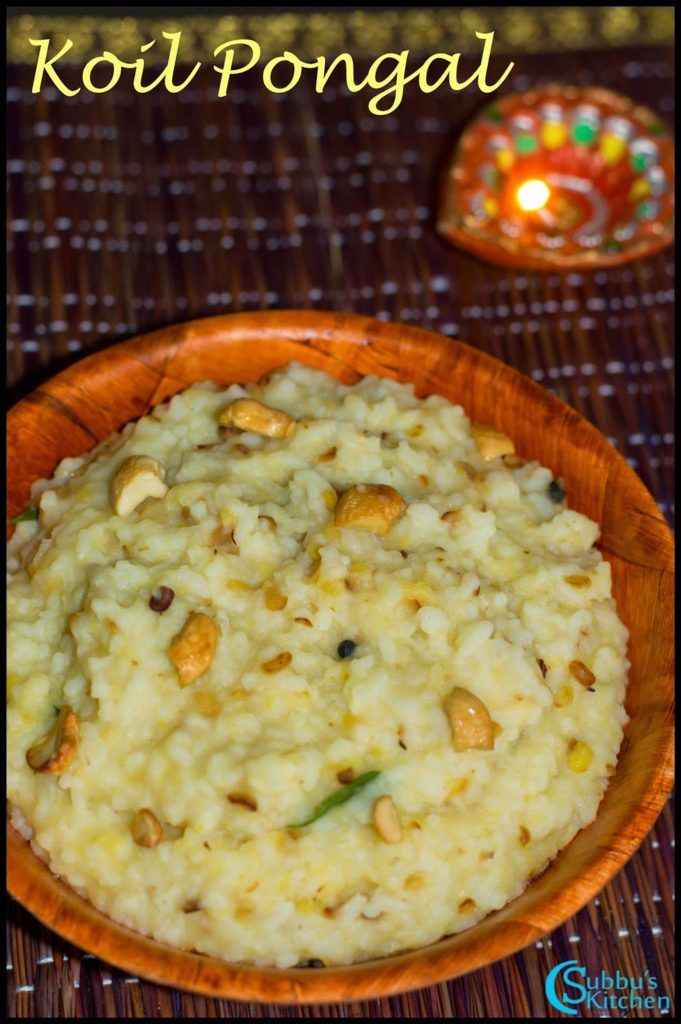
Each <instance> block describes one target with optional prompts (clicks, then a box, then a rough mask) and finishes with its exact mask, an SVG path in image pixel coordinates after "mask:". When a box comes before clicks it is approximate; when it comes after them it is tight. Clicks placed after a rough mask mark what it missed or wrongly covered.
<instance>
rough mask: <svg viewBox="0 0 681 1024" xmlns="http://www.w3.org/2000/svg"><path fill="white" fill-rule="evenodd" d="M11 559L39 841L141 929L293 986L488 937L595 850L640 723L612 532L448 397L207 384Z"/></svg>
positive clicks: (58, 866)
mask: <svg viewBox="0 0 681 1024" xmlns="http://www.w3.org/2000/svg"><path fill="white" fill-rule="evenodd" d="M33 505H34V506H35V507H36V508H37V509H38V510H39V511H38V512H37V513H36V518H34V521H31V520H30V519H29V520H28V521H22V522H19V523H18V524H17V526H16V529H15V532H14V535H13V537H12V539H11V541H10V544H9V570H10V572H9V592H8V639H9V678H8V691H9V696H8V757H9V776H8V779H9V783H8V785H9V799H10V803H11V806H12V810H13V820H14V822H15V824H16V826H17V827H18V828H19V829H20V831H21V832H22V833H23V834H24V835H25V836H26V837H27V838H30V839H31V841H32V843H33V846H34V849H36V851H37V852H39V854H40V855H41V856H43V857H45V858H46V859H47V860H48V862H49V865H50V867H51V869H52V870H53V871H54V872H55V873H57V874H58V875H60V876H62V877H63V878H65V879H66V880H67V881H68V882H69V883H70V884H71V885H72V886H73V887H74V888H75V889H76V890H77V891H78V892H80V893H82V894H83V895H84V896H86V897H87V898H88V899H89V900H90V901H91V902H92V903H93V904H95V905H96V906H97V907H99V908H100V909H101V910H102V911H104V912H105V913H107V914H108V915H110V916H111V917H112V918H114V919H116V920H117V921H120V922H122V923H124V924H126V925H128V926H130V927H131V928H134V929H137V930H138V931H141V932H144V933H148V934H151V935H153V936H155V937H156V938H158V939H160V940H162V941H165V942H168V943H171V944H173V945H176V946H179V947H182V948H187V949H195V950H198V951H200V952H202V953H207V954H212V955H214V956H217V957H220V958H223V959H226V960H237V961H246V962H251V963H255V964H261V965H276V966H280V967H289V966H293V965H296V964H299V963H304V964H311V965H319V964H320V962H321V963H324V964H329V965H330V964H341V963H350V962H353V961H357V960H363V959H367V958H371V957H377V956H383V955H387V954H391V953H395V952H397V951H400V950H404V949H407V948H414V947H417V946H422V945H425V944H427V943H430V942H433V941H436V940H437V939H439V938H441V937H442V936H443V935H446V934H451V933H454V932H458V931H461V930H462V929H465V928H469V927H470V926H471V925H473V924H475V923H476V922H477V921H479V920H480V919H481V918H483V917H484V916H485V915H486V914H488V913H490V912H491V911H492V910H494V909H496V908H499V907H502V906H503V905H504V904H505V903H507V902H508V901H509V900H510V899H513V898H514V897H515V896H517V895H518V894H519V893H520V892H521V891H522V890H523V888H524V887H525V885H526V884H527V882H528V880H530V879H531V878H532V877H534V876H535V875H536V874H538V873H539V872H541V871H542V870H543V868H544V867H545V866H546V865H547V863H548V862H549V861H550V860H551V859H552V858H553V857H555V855H556V853H557V852H558V851H559V850H560V849H561V848H562V847H563V846H565V845H566V844H567V843H568V842H569V840H570V839H571V838H572V837H573V836H574V835H575V833H576V832H577V831H578V830H579V829H581V828H582V827H583V826H585V825H586V824H588V823H589V822H591V821H592V820H593V819H594V817H595V815H596V810H597V807H598V804H599V802H600V800H601V797H602V796H603V792H604V790H605V788H606V786H607V784H608V777H609V776H610V775H611V774H612V772H613V771H614V766H615V764H616V760H617V754H618V750H619V746H620V742H621V738H622V728H623V725H624V723H625V721H626V714H625V711H624V708H623V701H624V693H625V686H626V673H627V667H628V666H627V660H626V640H627V632H626V629H625V627H624V626H623V625H622V623H621V622H620V620H619V618H618V616H617V612H616V608H615V604H614V601H613V599H612V596H611V581H610V568H609V565H608V563H607V562H605V561H604V560H603V559H602V557H601V555H600V553H599V551H598V550H597V548H596V547H595V546H594V545H595V544H596V541H597V539H598V527H597V525H596V524H595V523H593V522H591V521H590V520H589V519H587V518H586V517H585V516H583V515H581V514H579V513H578V512H575V511H573V510H570V509H569V508H568V507H567V504H566V501H565V494H564V489H563V487H562V484H561V482H560V481H558V480H555V479H554V478H553V476H552V474H551V472H550V471H549V470H548V469H546V468H543V467H542V466H540V465H539V464H538V463H537V462H527V461H524V460H523V459H521V458H519V457H518V456H517V455H516V454H515V452H514V447H513V443H512V442H511V441H510V439H509V438H507V437H505V436H504V435H503V434H500V433H498V432H497V431H495V430H492V429H491V428H488V427H484V426H480V425H477V424H471V423H470V422H469V420H468V419H467V417H466V415H465V413H464V411H463V409H461V408H460V407H457V406H454V405H452V404H450V403H449V402H447V401H446V400H445V399H443V398H441V397H438V396H431V397H429V398H427V399H425V400H420V399H417V398H416V397H415V396H414V393H413V390H412V388H411V387H410V386H406V385H402V384H398V383H395V382H394V381H391V380H386V379H381V378H376V377H365V378H364V379H362V380H360V381H359V382H358V383H357V384H355V385H353V386H343V385H340V384H338V383H337V382H336V381H335V380H333V379H332V378H331V377H329V376H327V375H326V374H323V373H321V372H320V371H316V370H312V369H310V368H307V367H303V366H301V365H298V364H291V365H289V366H287V367H284V368H282V369H280V370H278V371H276V372H274V373H273V374H271V375H269V377H268V378H266V379H264V380H263V381H261V382H260V383H259V384H257V385H249V386H247V387H241V386H239V385H233V386H231V387H229V388H227V389H221V388H219V387H217V386H216V385H214V384H210V383H204V384H198V385H196V386H192V387H190V388H188V389H187V390H186V391H184V392H183V393H181V394H178V395H177V396H175V397H174V398H173V399H172V400H171V401H170V402H168V403H166V404H164V405H162V406H159V407H158V408H156V409H154V410H153V411H152V412H151V413H150V414H149V415H147V416H145V417H144V418H143V419H141V420H139V421H138V422H136V423H134V424H130V425H128V426H127V427H126V428H125V429H124V430H123V431H122V433H120V434H117V435H115V436H113V437H111V438H109V439H108V440H107V441H105V442H103V443H102V444H101V445H99V446H98V448H96V449H95V450H94V451H93V452H91V453H89V454H87V455H85V456H83V457H82V458H69V459H65V460H64V461H62V462H61V464H60V465H59V467H58V468H57V470H56V473H55V476H54V478H53V479H52V480H50V481H39V482H38V483H36V485H35V486H34V489H33Z"/></svg>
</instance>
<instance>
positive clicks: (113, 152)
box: [7, 47, 674, 1019]
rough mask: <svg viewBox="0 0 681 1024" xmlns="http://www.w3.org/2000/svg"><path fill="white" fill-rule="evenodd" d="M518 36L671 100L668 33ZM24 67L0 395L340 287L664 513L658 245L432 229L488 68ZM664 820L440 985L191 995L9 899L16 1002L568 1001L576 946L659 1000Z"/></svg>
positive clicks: (276, 1009)
mask: <svg viewBox="0 0 681 1024" xmlns="http://www.w3.org/2000/svg"><path fill="white" fill-rule="evenodd" d="M387 48H388V47H386V49H387ZM381 52H382V51H381ZM431 52H432V51H431ZM514 57H515V59H516V69H515V70H514V72H513V73H512V75H511V78H510V80H509V83H508V87H510V88H516V89H524V88H528V87H529V86H532V85H537V84H542V83H544V82H546V81H548V80H550V79H558V80H563V81H568V82H571V83H577V84H583V85H592V84H601V85H606V86H608V87H611V88H615V89H620V90H621V91H623V92H625V93H627V94H629V95H630V96H632V97H633V98H635V99H637V100H640V101H643V102H645V103H646V104H648V105H649V106H651V107H652V108H653V109H655V110H656V111H657V112H658V113H659V114H660V115H661V116H662V118H663V119H664V120H666V121H667V122H668V123H669V122H670V121H671V117H672V110H673V81H672V57H673V55H672V52H671V50H670V48H668V47H647V48H643V49H641V48H639V47H635V48H631V49H623V48H618V49H603V50H602V51H601V52H590V53H583V52H579V51H577V52H572V53H568V54H563V55H550V56H547V55H546V54H543V55H541V56H528V55H524V56H521V57H517V56H515V55H514ZM500 64H501V66H502V67H503V66H505V63H504V61H503V59H502V60H500ZM31 79H32V71H31V69H29V68H27V67H19V66H15V67H12V68H10V74H9V97H8V99H9V106H8V112H9V126H8V139H9V186H10V190H9V211H8V227H9V241H8V246H9V278H8V294H9V326H8V345H7V358H8V376H9V386H10V396H11V399H12V400H15V399H17V398H19V397H21V396H22V395H24V394H26V393H27V392H28V390H29V389H30V388H31V387H33V386H35V384H36V383H38V382H39V381H40V380H42V379H44V378H45V377H47V376H50V375H51V374H52V373H54V372H55V371H56V370H57V369H59V368H61V367H63V366H66V365H67V364H69V363H71V362H73V361H74V360H75V359H78V358H80V357H81V356H82V355H84V354H86V353H88V352H91V351H94V350H96V349H99V348H101V347H103V346H106V345H109V344H112V343H113V342H114V341H117V340H120V339H122V338H126V337H130V336H131V335H133V334H136V333H138V332H141V331H145V330H148V329H150V328H152V327H155V326H158V325H161V324H167V323H171V322H175V321H179V320H185V319H190V318H193V317H198V316H202V315H206V314H215V313H220V312H231V311H236V310H247V309H275V308H290V307H305V308H316V309H343V310H351V311H354V312H358V313H364V314H368V315H373V316H379V317H381V318H386V319H391V320H396V321H402V322H407V323H414V324H418V325H420V326H424V327H429V328H432V329H434V330H438V331H441V332H443V333H445V334H446V335H449V336H452V337H455V336H456V337H461V338H462V339H463V340H465V341H467V342H469V343H470V344H472V345H476V346H479V347H480V348H483V349H485V350H486V351H488V352H491V353H492V354H493V355H495V356H497V357H499V358H501V359H503V360H504V361H505V362H507V363H509V364H511V365H513V366H515V367H517V368H518V369H519V370H521V371H522V372H523V373H526V374H527V375H529V376H531V377H533V378H534V379H535V380H537V381H539V382H540V383H542V384H543V385H544V386H546V387H547V388H549V389H550V390H551V391H553V392H555V393H556V394H558V395H559V396H560V397H561V398H563V399H565V400H566V401H568V402H569V403H570V404H572V405H573V406H574V407H575V408H576V409H578V410H579V411H580V412H581V413H582V414H583V415H584V416H586V417H587V418H588V419H589V420H591V421H592V422H593V423H595V424H596V426H597V427H598V428H599V429H600V430H601V431H603V433H604V434H605V435H606V436H607V437H608V438H610V439H611V441H612V443H613V444H616V445H617V447H618V448H619V449H620V450H621V451H622V452H623V454H624V455H625V456H626V457H627V458H628V460H629V461H630V463H631V464H632V465H633V466H634V468H635V469H636V471H637V472H638V473H639V474H640V475H641V477H642V478H643V480H644V482H645V483H646V485H647V486H648V487H649V488H650V490H651V491H652V493H653V494H654V496H655V498H656V499H657V501H658V502H659V504H660V507H661V509H662V510H663V511H664V512H665V514H666V515H667V516H668V517H669V518H670V519H671V518H672V516H673V505H672V501H673V464H672V456H673V440H674V439H673V434H672V431H673V408H672V401H673V399H672V384H673V365H674V349H673V300H674V263H673V259H672V252H671V250H666V251H664V252H662V253H659V254H657V255H655V256H653V257H650V258H649V259H646V260H643V261H641V262H638V263H635V264H632V265H630V266H626V267H622V268H619V269H613V270H609V271H596V272H588V273H581V272H580V273H571V274H569V275H566V276H559V275H553V274H537V273H533V272H514V271H507V270H501V269H496V268H492V267H489V266H485V265H483V264H481V263H479V262H477V261H476V260H474V259H472V258H469V257H467V256H465V255H463V254H461V253H458V252H457V251H456V250H454V249H451V248H449V247H448V246H447V245H446V244H445V243H444V242H443V241H441V240H440V239H439V238H438V237H437V235H436V234H435V231H434V228H433V199H434V191H435V184H436V180H437V174H438V171H439V169H440V168H441V165H442V161H443V159H444V158H445V156H446V154H447V152H448V149H449V148H450V146H451V143H452V141H453V139H454V138H455V137H456V134H457V131H458V130H460V129H461V127H462V126H463V124H464V123H465V121H466V120H467V118H468V117H469V116H470V115H471V114H472V113H473V112H474V111H475V110H476V109H477V108H479V107H480V105H481V97H480V94H479V93H478V92H477V91H472V90H469V91H466V92H462V93H457V94H455V95H452V94H447V93H445V92H444V91H438V92H436V93H434V94H432V95H430V96H426V95H423V94H421V93H418V94H417V93H412V92H409V93H408V95H407V98H406V99H405V101H404V102H403V104H402V106H401V107H400V108H399V110H398V111H397V112H396V113H395V114H392V115H388V116H386V117H379V118H377V117H372V116H370V115H369V114H368V113H367V110H366V103H367V99H368V97H367V95H366V94H364V93H359V94H356V95H354V96H352V95H348V94H347V93H345V92H344V91H342V90H339V89H337V88H330V87H329V88H327V89H326V90H325V92H324V93H323V94H322V95H321V96H319V95H316V94H315V93H314V92H313V91H312V89H311V88H310V87H309V85H307V84H305V82H301V84H300V86H298V87H297V88H296V90H295V91H294V92H292V93H289V94H285V95H283V96H280V97H277V96H274V95H272V94H270V93H267V92H266V91H265V90H264V89H263V88H262V86H261V84H260V81H259V79H258V78H257V77H256V78H253V79H250V80H249V81H248V83H246V76H244V86H243V87H242V88H238V89H233V91H231V94H230V96H229V98H228V99H223V100H218V99H217V98H216V95H215V93H216V89H215V82H214V80H213V76H212V75H210V76H207V77H205V78H201V79H200V80H199V81H198V82H197V84H196V86H194V85H192V86H191V87H190V88H188V89H187V90H186V91H185V92H183V93H180V94H179V95H177V96H170V95H168V94H167V93H160V92H154V93H151V94H148V95H147V96H145V97H144V101H143V102H140V97H139V96H137V95H136V94H134V93H132V92H130V91H129V90H128V89H127V88H125V87H124V86H122V85H121V86H120V87H117V88H116V89H115V90H114V91H112V92H110V93H107V94H103V95H101V96H94V95H92V94H90V93H85V92H82V93H81V94H80V95H79V96H77V97H75V98H73V99H66V98H64V97H63V96H61V95H60V94H59V93H58V92H57V91H56V90H55V89H50V88H47V89H44V90H43V91H42V92H41V94H40V95H39V96H37V97H36V96H34V95H32V94H31V92H30V83H31ZM672 835H673V833H672V818H671V811H670V808H669V807H667V808H666V810H665V812H664V813H663V815H662V816H661V818H660V819H659V821H658V823H657V824H656V826H655V828H654V829H653V831H652V832H651V834H650V836H649V837H648V839H647V840H646V841H645V842H644V844H643V846H642V848H641V850H640V851H639V852H638V853H637V854H636V855H635V856H634V858H633V859H632V860H631V862H630V863H629V864H628V865H627V867H626V868H625V869H624V871H622V872H621V874H620V875H619V876H618V877H617V878H616V879H615V880H614V882H613V883H611V884H610V885H609V886H608V887H607V888H606V889H605V890H604V891H603V892H602V893H601V895H600V897H599V898H598V899H596V900H594V901H593V902H592V903H590V904H589V905H588V906H587V907H585V908H584V910H582V911H581V912H580V913H579V914H578V915H576V917H574V918H573V919H570V920H568V921H567V922H566V923H565V924H564V925H563V926H562V927H561V928H559V929H557V930H556V931H555V932H554V933H553V934H552V935H551V936H549V937H547V938H546V939H545V940H544V941H543V942H540V943H537V944H536V946H532V947H529V948H527V949H525V950H524V951H522V952H521V953H518V954H517V955H515V956H513V957H509V958H507V959H505V960H503V961H501V962H499V963H496V964H494V965H492V966H490V967H487V968H485V969H484V970H481V971H478V972H476V973H474V974H471V975H468V976H467V977H464V978H460V979H458V980H455V981H453V982H450V983H449V984H446V985H440V986H436V987H433V988H430V989H427V990H423V991H421V992H417V993H413V994H410V995H405V996H402V997H396V998H393V999H388V1000H373V1001H371V1002H368V1003H365V1004H353V1005H350V1004H346V1005H340V1006H336V1007H328V1006H325V1007H309V1008H302V1009H295V1008H286V1007H282V1006H276V1005H268V1006H262V1007H261V1006H256V1005H254V1004H253V1005H250V1004H238V1003H233V1002H229V1001H227V1000H206V999H203V998H201V997H197V996H191V995H188V994H186V993H182V992H177V991H172V990H169V989H164V988H161V987H159V986H157V985H153V984H150V983H147V982H144V981H142V980H140V979H136V978H128V977H125V975H124V974H122V973H121V972H119V971H116V970H114V969H111V968H109V967H107V966H106V965H105V964H103V963H101V962H99V961H98V960H96V959H95V958H93V957H90V956H88V955H87V954H83V953H81V952H79V951H78V950H77V949H75V948H74V947H72V946H70V945H69V944H68V943H66V942H63V941H61V940H60V939H58V938H57V937H56V936H55V935H53V934H52V933H50V932H48V931H47V930H46V929H44V928H42V926H40V925H39V924H38V923H37V922H36V921H35V920H34V919H33V918H31V917H30V916H29V915H28V914H26V913H25V912H24V911H23V910H22V909H21V908H20V907H19V906H18V905H16V904H15V903H13V902H11V903H10V908H9V921H8V945H7V950H8V962H7V980H8V997H9V1003H8V1012H9V1014H10V1016H12V1017H58V1016H61V1017H88V1016H95V1017H177V1018H180V1017H194V1016H199V1017H200V1016H215V1017H227V1018H229V1017H233V1018H236V1017H242V1018H245V1017H308V1016H321V1017H324V1016H330V1017H363V1016H373V1017H383V1018H397V1019H404V1018H409V1017H422V1016H423V1017H425V1016H434V1017H452V1016H461V1017H492V1018H497V1017H498V1018H503V1017H511V1018H513V1017H532V1016H538V1017H542V1016H546V1015H548V1016H551V1015H554V1016H557V1014H555V1013H554V1011H552V1010H550V1008H549V1007H547V1004H546V1001H545V997H544V993H543V982H544V978H545V976H546V973H547V972H548V970H550V968H551V967H552V966H554V965H555V964H556V963H558V962H560V961H561V960H565V959H572V958H575V959H578V960H579V961H580V963H583V964H584V965H585V966H586V967H587V968H588V971H589V974H594V975H595V974H598V973H599V972H600V971H601V970H602V969H605V970H606V971H609V972H610V973H611V974H613V973H614V972H615V970H616V969H619V971H620V972H621V973H624V974H627V975H634V976H636V977H638V976H639V975H642V974H643V973H644V971H646V970H648V971H649V972H650V974H652V975H654V976H655V977H657V979H658V983H659V989H658V991H659V992H660V993H663V994H666V995H668V996H669V997H670V998H673V993H674V986H673V934H672V919H673V911H674V906H673V838H672ZM581 1015H582V1016H584V1017H590V1016H595V1017H598V1016H608V1015H610V1016H618V1015H619V1011H617V1010H612V1011H608V1012H607V1013H604V1011H602V1010H600V1011H598V1010H589V1009H582V1012H581ZM631 1015H632V1016H637V1015H640V1016H650V1015H651V1014H650V1013H649V1011H644V1010H641V1011H633V1012H632V1013H631Z"/></svg>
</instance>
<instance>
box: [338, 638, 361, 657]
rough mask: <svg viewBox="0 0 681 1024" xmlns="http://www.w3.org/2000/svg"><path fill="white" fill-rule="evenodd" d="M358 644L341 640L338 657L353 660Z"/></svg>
mask: <svg viewBox="0 0 681 1024" xmlns="http://www.w3.org/2000/svg"><path fill="white" fill-rule="evenodd" d="M356 647H357V644H356V643H355V641H354V640H341V642H340V643H339V644H338V657H339V658H351V657H352V656H353V654H354V653H355V648H356Z"/></svg>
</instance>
